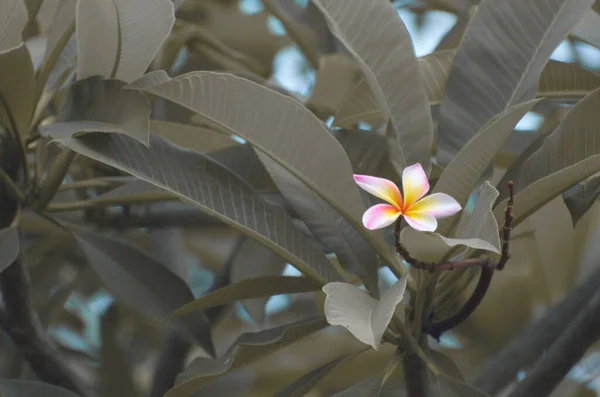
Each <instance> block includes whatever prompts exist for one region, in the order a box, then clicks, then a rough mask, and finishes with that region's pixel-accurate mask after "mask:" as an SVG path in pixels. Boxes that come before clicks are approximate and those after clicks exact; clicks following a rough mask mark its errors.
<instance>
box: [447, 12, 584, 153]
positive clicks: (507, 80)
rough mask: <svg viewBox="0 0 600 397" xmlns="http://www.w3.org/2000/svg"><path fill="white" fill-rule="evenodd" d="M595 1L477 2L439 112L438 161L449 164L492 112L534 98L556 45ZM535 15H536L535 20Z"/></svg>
mask: <svg viewBox="0 0 600 397" xmlns="http://www.w3.org/2000/svg"><path fill="white" fill-rule="evenodd" d="M592 3H593V0H555V1H551V2H543V3H540V2H523V1H494V0H485V1H483V2H482V3H481V4H480V5H479V7H478V9H477V12H476V13H475V15H474V16H473V18H472V19H471V21H470V23H469V25H468V27H467V30H466V32H465V36H464V38H463V40H462V42H461V44H460V46H459V48H458V50H457V52H456V55H455V57H454V61H453V64H452V69H451V71H450V76H449V78H448V82H447V84H446V93H445V97H444V102H443V104H442V106H441V108H440V118H439V130H438V141H437V148H438V149H437V155H438V161H439V163H441V164H442V165H447V164H448V163H449V162H450V161H451V160H452V158H453V157H454V155H455V154H456V153H458V151H459V150H460V149H461V148H462V147H463V146H464V145H465V144H466V143H467V142H468V141H469V140H470V139H471V137H472V136H473V135H475V133H476V132H477V131H479V130H480V129H481V127H482V126H483V125H484V124H485V123H487V122H488V120H490V119H491V118H492V117H494V116H495V115H497V114H499V113H502V112H504V111H506V110H507V109H508V108H510V107H511V106H514V105H515V104H517V103H520V102H524V101H527V100H529V99H532V98H534V96H535V88H536V83H537V81H538V79H539V77H540V74H541V73H542V70H543V68H544V65H545V64H546V62H547V61H548V58H549V57H550V55H551V53H552V51H554V49H555V48H556V46H557V45H558V44H559V43H560V42H561V41H562V40H563V39H564V38H565V36H566V35H567V34H568V32H569V30H570V29H571V28H572V27H573V25H575V23H576V22H577V21H578V20H579V18H581V16H582V15H583V14H584V13H585V12H586V11H587V10H589V9H590V6H591V5H592ZM531 15H535V16H536V19H535V21H536V22H535V23H532V22H531ZM509 20H510V23H507V21H509ZM523 37H527V40H524V39H523ZM498 76H502V78H498Z"/></svg>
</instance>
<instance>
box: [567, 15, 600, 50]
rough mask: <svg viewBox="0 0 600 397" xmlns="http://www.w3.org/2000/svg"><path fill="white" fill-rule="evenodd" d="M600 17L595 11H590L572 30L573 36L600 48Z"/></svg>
mask: <svg viewBox="0 0 600 397" xmlns="http://www.w3.org/2000/svg"><path fill="white" fill-rule="evenodd" d="M598 27H600V15H598V13H597V12H596V11H595V10H588V11H587V12H586V13H585V14H583V17H582V18H581V19H580V20H579V22H578V23H577V25H575V27H573V30H571V34H572V35H573V36H575V37H577V38H578V39H581V40H583V41H585V42H586V43H589V44H591V45H593V46H594V47H596V48H600V33H599V32H598Z"/></svg>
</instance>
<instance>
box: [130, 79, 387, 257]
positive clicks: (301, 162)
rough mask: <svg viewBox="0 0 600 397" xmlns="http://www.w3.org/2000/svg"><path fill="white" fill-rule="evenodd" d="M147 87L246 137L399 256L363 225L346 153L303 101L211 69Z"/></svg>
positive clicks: (384, 253)
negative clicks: (210, 70)
mask: <svg viewBox="0 0 600 397" xmlns="http://www.w3.org/2000/svg"><path fill="white" fill-rule="evenodd" d="M142 80H144V79H142ZM143 85H147V82H145V83H143ZM135 86H139V83H138V82H135V83H134V84H133V85H132V87H135ZM145 91H148V92H150V93H152V94H155V95H158V96H160V97H163V98H165V99H168V100H170V101H173V102H175V103H177V104H179V105H182V106H184V107H186V108H188V109H190V110H193V111H196V112H197V113H199V114H200V115H201V116H203V117H204V118H205V119H206V120H208V122H210V123H211V128H213V127H215V130H216V131H217V132H223V133H228V134H231V135H237V136H239V137H241V138H243V139H245V140H247V141H248V142H249V143H250V144H251V145H252V146H253V147H255V148H256V149H257V150H260V151H261V152H263V153H265V154H266V155H268V156H269V157H270V158H272V159H273V160H274V161H275V162H277V163H279V164H280V165H281V166H283V167H285V168H286V169H287V170H288V171H289V172H291V173H292V174H293V175H294V176H296V177H297V178H298V179H300V180H301V181H302V182H303V183H305V184H306V185H307V186H308V187H309V188H311V189H312V190H314V191H315V192H316V193H317V194H318V195H319V196H320V197H321V198H323V199H324V200H325V201H326V202H327V203H328V204H329V205H331V206H332V207H333V208H334V209H335V210H336V211H338V212H339V213H340V214H341V215H342V216H343V217H344V218H345V219H346V220H347V221H348V222H349V223H350V224H351V225H352V226H353V227H355V228H356V229H357V230H359V231H360V232H361V233H362V234H363V236H364V237H365V238H366V239H367V240H368V241H369V243H370V244H371V245H373V247H374V248H375V249H376V250H377V251H378V253H379V254H380V255H381V256H382V257H384V258H385V259H386V260H388V261H389V262H392V261H396V260H397V259H396V257H395V255H393V253H392V252H391V250H390V249H389V247H388V246H386V245H385V243H384V241H383V237H382V234H381V233H376V232H375V233H374V232H372V231H368V230H366V229H365V228H364V227H363V226H362V223H361V217H362V214H363V212H364V210H365V207H364V204H363V202H362V198H361V195H360V193H359V191H358V187H357V186H356V184H355V183H354V180H353V179H352V167H351V165H350V162H349V160H348V157H347V156H346V153H345V152H344V150H343V148H342V147H341V145H340V144H339V143H338V142H337V141H336V139H335V138H334V137H333V136H331V134H330V133H329V131H328V130H327V128H326V127H325V126H324V125H323V123H322V122H321V121H320V120H319V119H317V118H316V117H315V116H314V115H313V114H312V113H311V112H310V111H309V110H308V109H306V108H305V107H304V106H302V104H300V103H299V102H297V101H296V100H294V99H292V98H289V97H286V96H284V95H281V94H279V93H277V92H275V91H272V90H270V89H268V88H265V87H263V86H261V85H258V84H256V83H253V82H251V81H249V80H246V79H242V78H239V77H235V76H233V75H230V74H224V73H214V72H191V73H187V74H184V75H182V76H178V77H175V78H173V79H170V80H169V81H167V82H164V83H162V84H158V85H155V86H152V87H149V88H145ZM232 109H235V111H232Z"/></svg>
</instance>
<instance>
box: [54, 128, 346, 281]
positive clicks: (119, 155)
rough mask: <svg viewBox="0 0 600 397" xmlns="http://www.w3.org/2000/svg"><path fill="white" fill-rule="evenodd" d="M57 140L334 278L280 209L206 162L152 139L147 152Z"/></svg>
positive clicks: (120, 142) (105, 138)
mask: <svg viewBox="0 0 600 397" xmlns="http://www.w3.org/2000/svg"><path fill="white" fill-rule="evenodd" d="M60 142H61V143H62V144H63V145H65V146H67V147H68V148H70V149H71V150H74V151H76V152H77V153H80V154H82V155H84V156H87V157H90V158H93V159H95V160H97V161H100V162H103V163H105V164H109V165H111V166H113V167H115V168H117V169H120V170H122V171H125V172H127V173H130V174H132V175H134V176H136V177H138V178H140V179H142V180H144V181H146V182H149V183H151V184H153V185H156V186H158V187H161V188H163V189H166V190H167V191H169V192H171V193H174V194H175V195H177V196H179V197H182V198H183V199H185V200H186V201H189V202H191V203H193V204H195V205H197V206H199V207H200V208H201V209H202V210H203V211H205V212H206V213H208V214H209V215H213V216H215V217H216V218H217V219H219V220H221V221H223V222H225V223H227V224H229V225H231V226H233V227H235V228H237V229H238V230H240V231H241V232H243V233H245V234H248V235H249V236H250V237H252V238H254V239H256V240H257V241H259V242H260V243H262V244H264V245H265V246H267V247H269V248H270V249H272V250H274V251H275V252H277V253H278V254H280V255H281V256H282V257H283V258H285V259H286V260H288V261H289V262H290V263H292V264H293V265H294V266H296V267H297V268H298V269H299V270H300V271H302V272H304V273H305V274H307V275H310V276H311V277H314V278H315V279H316V280H320V281H321V282H325V281H328V280H329V281H332V280H339V279H340V277H339V276H338V275H337V273H336V272H335V270H334V269H333V268H332V267H331V265H330V264H329V262H328V261H327V259H326V258H325V256H324V255H323V253H322V252H321V251H319V249H318V248H317V247H315V246H314V245H313V244H312V243H311V242H309V241H308V240H307V239H306V238H305V237H304V236H303V235H302V234H301V233H300V232H299V231H298V230H297V229H296V228H295V226H294V225H293V223H292V221H291V219H290V218H289V217H288V215H287V214H286V213H285V212H284V211H283V210H282V209H281V208H277V207H273V206H269V205H268V204H266V203H265V202H263V200H262V199H261V198H260V197H258V195H257V194H256V192H255V191H254V190H252V189H251V188H250V187H249V186H248V185H247V184H245V183H243V182H242V181H240V180H239V179H238V178H237V177H236V176H235V175H233V174H231V173H230V172H228V171H227V170H226V169H224V168H223V167H221V166H219V165H218V164H216V163H214V162H213V161H211V160H210V159H209V158H207V157H205V156H202V155H201V154H199V153H195V152H192V151H189V150H183V149H180V148H178V147H176V146H174V145H172V144H170V143H169V142H167V141H165V140H164V139H162V138H160V137H158V136H155V135H152V136H151V137H150V148H149V149H148V148H146V147H144V146H143V145H142V144H140V143H139V142H136V141H135V140H133V139H131V138H129V137H126V136H124V135H120V134H90V135H87V136H82V137H80V138H70V139H62V140H60Z"/></svg>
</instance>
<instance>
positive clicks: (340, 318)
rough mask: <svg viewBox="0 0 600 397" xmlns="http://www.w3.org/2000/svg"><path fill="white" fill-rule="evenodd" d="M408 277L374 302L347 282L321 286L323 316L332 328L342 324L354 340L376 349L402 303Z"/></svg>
mask: <svg viewBox="0 0 600 397" xmlns="http://www.w3.org/2000/svg"><path fill="white" fill-rule="evenodd" d="M407 279H408V278H407V277H402V278H401V279H400V280H398V281H396V283H395V284H394V285H392V286H391V287H390V288H389V289H388V290H387V291H386V292H385V293H384V294H383V296H382V297H381V299H380V300H376V299H374V298H373V297H372V296H370V295H369V294H368V293H367V292H366V291H364V290H361V289H359V288H358V287H357V286H355V285H352V284H350V283H343V282H335V283H328V284H326V285H325V286H324V287H323V292H325V293H326V294H327V298H326V299H325V317H326V318H327V322H328V323H329V324H331V325H341V326H342V327H344V328H346V329H347V330H348V331H349V332H350V333H351V334H352V335H354V337H355V338H356V339H358V340H359V341H361V342H362V343H364V344H367V345H370V346H373V349H375V350H379V345H380V344H381V338H382V337H383V334H384V332H385V330H386V329H387V327H388V325H389V324H390V321H391V320H392V316H393V315H394V311H395V310H396V306H398V304H399V303H400V302H401V301H402V298H403V296H404V291H405V290H406V282H407Z"/></svg>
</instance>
